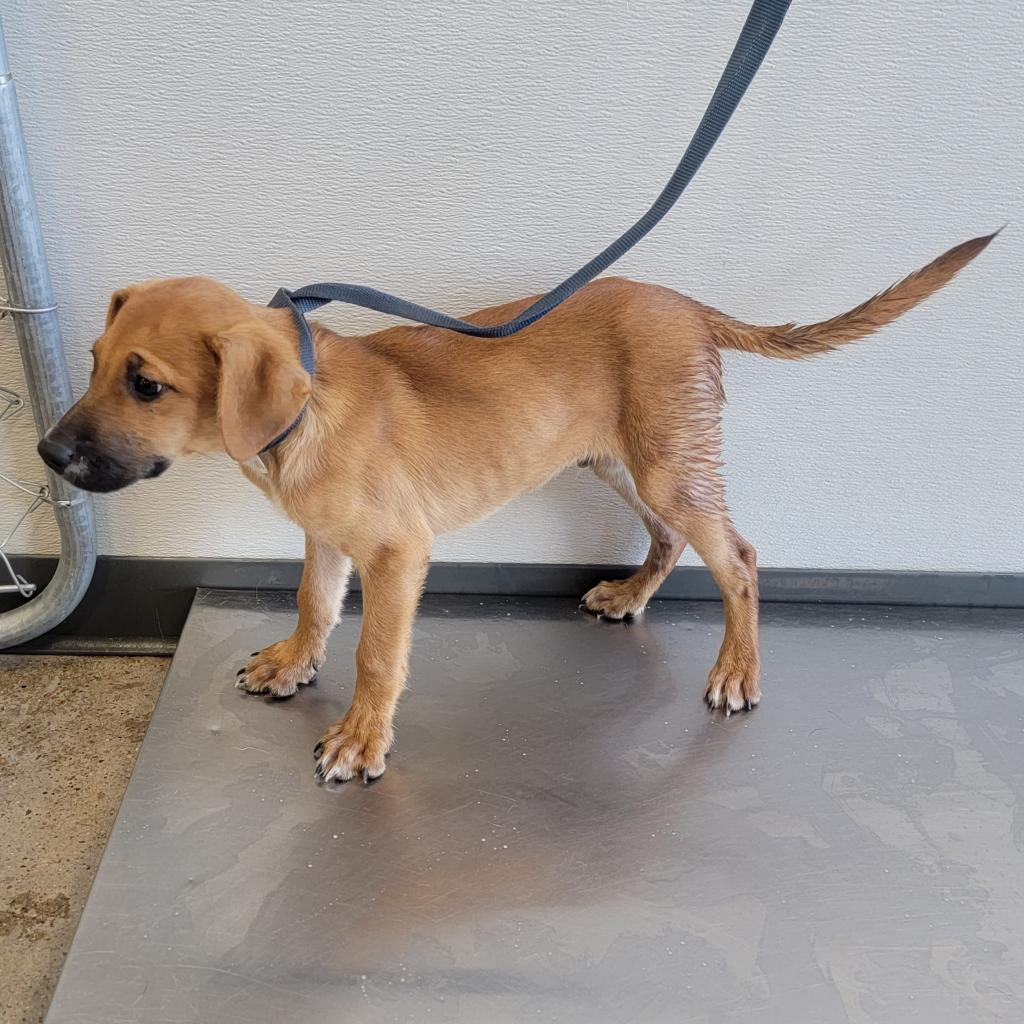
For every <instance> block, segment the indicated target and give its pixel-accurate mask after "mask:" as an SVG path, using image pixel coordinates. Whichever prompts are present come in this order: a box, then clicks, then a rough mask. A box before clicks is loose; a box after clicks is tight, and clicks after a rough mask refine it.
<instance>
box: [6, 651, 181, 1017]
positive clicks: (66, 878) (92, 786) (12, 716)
mask: <svg viewBox="0 0 1024 1024" xmlns="http://www.w3.org/2000/svg"><path fill="white" fill-rule="evenodd" d="M168 664H169V662H168V660H167V659H164V658H77V657H76V658H71V657H13V656H0V836H2V839H0V978H2V979H3V982H2V984H0V1024H37V1022H38V1021H41V1020H42V1019H43V1015H44V1014H45V1013H46V1007H47V1004H48V1003H49V1000H50V995H51V993H52V992H53V986H54V985H55V984H56V982H57V976H58V975H59V974H60V970H61V967H62V965H63V963H64V957H65V955H66V953H67V951H68V947H69V946H70V944H71V938H72V936H73V934H74V931H75V926H76V924H77V922H78V916H79V914H80V913H81V910H82V905H83V904H84V903H85V898H86V896H87V895H88V893H89V888H90V886H91V885H92V880H93V876H94V874H95V872H96V867H97V865H98V864H99V860H100V856H101V854H102V853H103V847H104V845H105V844H106V841H107V836H108V834H109V832H110V827H111V825H112V824H113V821H114V816H115V815H116V813H117V808H118V806H119V805H120V802H121V797H122V795H123V794H124V788H125V785H126V784H127V782H128V776H129V775H130V774H131V770H132V765H133V764H134V763H135V755H136V754H137V752H138V749H139V744H140V743H141V742H142V737H143V735H144V733H145V731H146V725H147V724H148V722H149V716H150V714H151V713H152V710H153V705H154V704H155V703H156V698H157V694H158V693H159V691H160V685H161V683H162V682H163V679H164V676H165V675H166V673H167V666H168Z"/></svg>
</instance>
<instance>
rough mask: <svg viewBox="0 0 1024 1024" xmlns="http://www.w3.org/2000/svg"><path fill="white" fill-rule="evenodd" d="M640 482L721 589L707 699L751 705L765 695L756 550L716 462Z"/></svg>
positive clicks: (660, 472)
mask: <svg viewBox="0 0 1024 1024" xmlns="http://www.w3.org/2000/svg"><path fill="white" fill-rule="evenodd" d="M716 447H717V445H716ZM637 486H638V490H639V493H640V495H641V496H642V498H643V500H645V501H646V502H647V503H648V504H649V505H650V507H651V508H652V509H654V510H655V511H656V513H657V514H658V515H659V516H661V518H662V519H664V521H665V522H666V523H667V524H668V525H669V526H670V527H671V528H672V529H674V530H676V531H677V532H678V533H679V534H680V535H681V536H683V537H685V538H686V541H687V542H688V543H689V544H691V545H693V548H694V550H695V551H696V552H697V554H698V555H700V557H701V559H702V560H703V562H704V564H705V565H706V566H707V567H708V568H709V569H710V570H711V575H712V576H713V577H714V579H715V583H716V584H717V585H718V589H719V590H720V591H721V593H722V601H723V603H724V605H725V637H724V639H723V640H722V647H721V650H720V651H719V653H718V661H717V662H716V663H715V667H714V668H713V669H712V670H711V674H710V676H709V677H708V685H707V689H706V690H705V693H704V698H705V700H706V701H707V702H708V704H709V705H710V706H711V707H712V708H724V709H725V711H726V713H729V712H732V711H739V710H741V709H742V708H749V707H752V706H753V705H755V704H756V703H757V702H758V701H759V700H760V699H761V689H760V686H759V684H758V679H759V676H760V671H761V666H760V655H759V653H758V636H757V633H758V628H757V614H758V591H757V552H756V551H755V550H754V548H753V547H752V546H751V545H750V544H749V543H747V541H746V540H744V539H743V537H741V536H740V534H739V532H738V531H737V530H736V527H735V526H733V524H732V521H731V520H730V518H729V513H728V510H727V509H726V505H725V489H724V485H723V483H722V479H721V475H720V474H719V472H718V469H717V466H714V465H713V460H711V459H707V460H703V461H702V460H699V459H691V460H689V461H688V462H686V463H684V464H681V465H679V466H677V467H673V468H672V469H666V468H665V467H664V466H660V465H659V466H656V467H648V468H647V469H646V470H644V471H643V472H641V473H640V474H638V477H637Z"/></svg>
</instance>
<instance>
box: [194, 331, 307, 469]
mask: <svg viewBox="0 0 1024 1024" xmlns="http://www.w3.org/2000/svg"><path fill="white" fill-rule="evenodd" d="M209 345H210V348H211V350H212V351H213V353H214V356H215V357H216V359H217V362H218V364H219V368H220V379H219V380H218V382H217V417H218V419H219V421H220V432H221V436H222V437H223V439H224V448H225V450H226V451H227V453H228V455H230V456H231V457H232V458H233V459H237V460H238V461H239V462H246V461H248V460H249V459H251V458H253V457H254V456H256V455H258V454H259V453H260V452H261V451H263V449H264V448H266V446H267V445H268V444H270V442H271V441H273V440H274V438H275V437H277V436H278V435H280V434H282V433H284V431H285V430H287V429H288V427H290V426H291V425H292V423H294V422H295V420H296V419H297V418H298V415H299V413H300V412H301V411H302V407H303V406H304V405H305V404H306V401H307V399H308V398H309V392H310V382H309V374H308V373H306V371H305V370H304V369H303V368H302V364H301V363H300V362H299V357H298V356H297V355H296V353H295V350H294V349H293V348H292V345H291V344H290V343H289V341H288V339H287V338H285V337H284V336H283V335H281V334H279V333H278V332H277V331H275V330H273V329H272V328H270V327H268V326H267V325H266V324H264V323H262V322H261V321H259V320H257V319H255V318H253V319H252V320H247V321H245V322H243V323H239V324H236V325H235V326H234V327H231V328H228V329H227V330H226V331H221V332H220V333H219V334H217V335H215V336H214V337H212V338H210V339H209Z"/></svg>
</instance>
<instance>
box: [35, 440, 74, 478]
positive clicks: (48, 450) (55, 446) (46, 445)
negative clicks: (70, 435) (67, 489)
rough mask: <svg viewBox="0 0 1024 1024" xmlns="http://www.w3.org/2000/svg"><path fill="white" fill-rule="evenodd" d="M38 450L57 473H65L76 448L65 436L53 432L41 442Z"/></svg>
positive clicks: (40, 455)
mask: <svg viewBox="0 0 1024 1024" xmlns="http://www.w3.org/2000/svg"><path fill="white" fill-rule="evenodd" d="M36 451H38V452H39V457H40V458H41V459H42V460H43V462H45V463H46V464H47V465H48V466H49V467H50V469H52V470H53V471H54V472H55V473H63V472H64V470H65V469H67V468H68V465H69V463H70V462H71V460H72V458H73V457H74V454H75V450H74V448H72V446H71V445H70V444H69V443H68V442H67V441H66V440H65V439H64V438H62V437H60V435H54V434H52V433H51V434H47V435H46V436H45V437H44V438H43V439H42V440H41V441H40V442H39V444H38V446H37V448H36Z"/></svg>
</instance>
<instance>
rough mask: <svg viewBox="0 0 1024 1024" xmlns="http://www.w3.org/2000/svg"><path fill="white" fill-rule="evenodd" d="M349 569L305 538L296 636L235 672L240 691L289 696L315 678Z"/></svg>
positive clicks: (338, 554) (332, 550) (341, 557)
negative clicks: (304, 559) (304, 558)
mask: <svg viewBox="0 0 1024 1024" xmlns="http://www.w3.org/2000/svg"><path fill="white" fill-rule="evenodd" d="M351 567H352V562H351V560H350V559H349V558H348V556H347V555H344V554H342V553H341V552H340V551H338V550H337V549H336V548H332V547H329V546H328V545H326V544H324V543H323V542H322V541H317V540H313V539H312V538H311V537H310V536H309V534H306V562H305V564H304V565H303V567H302V583H301V584H300V585H299V595H298V605H299V622H298V625H297V626H296V627H295V632H294V633H293V634H292V635H291V636H290V637H289V638H288V639H287V640H281V641H279V642H278V643H276V644H271V645H270V646H269V647H265V648H264V649H263V650H262V651H260V652H259V653H257V654H254V655H253V657H252V660H251V661H250V662H249V663H248V664H247V665H246V666H245V668H243V669H241V670H240V671H239V673H238V681H237V683H236V684H235V685H236V686H237V687H238V688H239V689H241V690H245V691H247V692H248V693H267V694H270V695H271V696H274V697H290V696H291V695H292V694H293V693H295V691H296V690H297V689H298V688H299V687H300V686H302V685H303V684H304V683H308V682H311V681H312V680H313V678H314V677H315V676H316V672H317V669H318V668H319V667H320V665H321V664H323V660H324V656H325V654H326V653H327V638H328V637H329V636H330V635H331V630H332V629H334V627H335V625H336V624H337V622H338V616H339V615H340V614H341V604H342V601H344V599H345V590H346V589H347V587H348V576H349V571H350V570H351Z"/></svg>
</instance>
